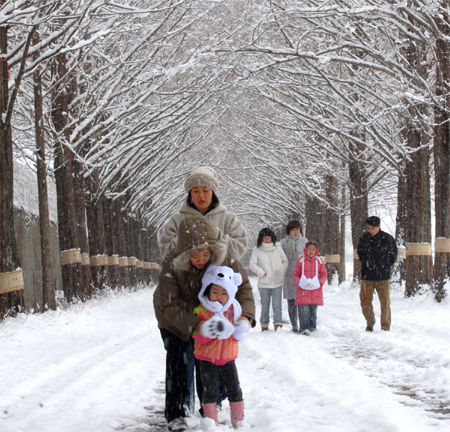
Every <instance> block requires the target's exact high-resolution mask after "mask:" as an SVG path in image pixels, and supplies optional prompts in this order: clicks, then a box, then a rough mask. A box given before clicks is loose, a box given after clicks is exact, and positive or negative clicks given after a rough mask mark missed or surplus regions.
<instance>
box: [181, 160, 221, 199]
mask: <svg viewBox="0 0 450 432" xmlns="http://www.w3.org/2000/svg"><path fill="white" fill-rule="evenodd" d="M196 186H205V187H207V188H210V189H211V190H212V191H213V192H215V191H216V190H217V188H218V187H219V182H218V181H217V179H216V173H215V172H214V170H213V169H212V168H209V167H205V166H203V167H198V168H195V169H193V170H192V171H191V172H190V173H189V175H188V176H187V178H186V181H185V182H184V188H185V189H186V192H187V193H189V192H190V190H191V189H192V188H194V187H196Z"/></svg>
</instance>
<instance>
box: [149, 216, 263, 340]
mask: <svg viewBox="0 0 450 432" xmlns="http://www.w3.org/2000/svg"><path fill="white" fill-rule="evenodd" d="M205 246H209V247H210V248H211V251H212V256H211V259H210V260H209V263H208V265H211V264H215V265H226V266H229V267H231V268H232V269H233V270H234V271H235V272H239V273H240V274H241V276H242V284H241V285H239V287H238V292H237V294H236V299H237V301H238V302H239V303H240V304H241V306H242V315H243V316H244V317H246V318H248V319H249V321H250V323H251V324H252V326H254V325H255V324H256V321H255V300H254V298H253V291H252V286H251V285H250V282H249V280H248V276H247V273H246V271H245V270H244V268H243V267H242V266H241V264H240V263H239V261H238V260H236V259H234V258H232V257H231V256H230V255H229V254H228V253H227V247H226V245H224V244H222V243H219V242H218V240H217V238H216V232H215V230H214V229H213V228H212V227H211V226H210V225H209V224H208V223H206V222H205V220H204V218H201V217H192V216H190V217H187V218H186V219H185V220H184V221H183V222H182V224H180V232H179V237H178V247H177V251H176V252H171V253H170V254H169V255H168V256H167V257H166V259H165V260H164V262H163V265H162V268H161V272H160V275H159V283H158V286H157V288H156V291H155V293H154V294H153V306H154V308H155V315H156V319H157V320H158V325H159V326H160V327H162V328H165V329H167V330H169V331H170V332H172V333H173V334H175V335H176V336H177V337H179V338H180V339H183V340H185V341H188V340H189V338H190V337H191V335H192V332H193V330H194V329H195V327H196V326H197V324H198V323H199V322H200V318H199V317H198V316H195V315H194V314H193V310H194V308H195V307H197V306H198V305H199V304H200V301H199V299H198V293H199V292H200V289H201V287H202V277H203V274H204V273H205V271H206V269H207V268H208V265H207V266H205V267H204V268H203V269H197V268H196V267H194V266H193V265H192V264H191V262H190V251H191V250H192V249H197V248H201V247H205Z"/></svg>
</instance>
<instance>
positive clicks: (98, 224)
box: [86, 170, 108, 289]
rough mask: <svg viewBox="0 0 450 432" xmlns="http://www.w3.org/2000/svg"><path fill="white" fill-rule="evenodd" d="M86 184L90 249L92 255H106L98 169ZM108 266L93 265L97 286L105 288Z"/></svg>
mask: <svg viewBox="0 0 450 432" xmlns="http://www.w3.org/2000/svg"><path fill="white" fill-rule="evenodd" d="M86 185H87V189H88V190H89V195H88V198H87V205H86V210H87V217H88V228H89V230H88V232H89V245H90V248H89V251H90V254H91V256H94V255H106V254H107V252H106V240H105V225H104V216H103V201H102V200H97V192H98V170H95V171H94V172H93V173H92V177H91V178H89V179H88V180H87V181H86ZM107 268H108V266H91V276H92V281H93V284H94V287H95V288H97V289H102V288H104V285H105V283H106V282H107Z"/></svg>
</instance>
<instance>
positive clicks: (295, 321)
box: [287, 299, 300, 330]
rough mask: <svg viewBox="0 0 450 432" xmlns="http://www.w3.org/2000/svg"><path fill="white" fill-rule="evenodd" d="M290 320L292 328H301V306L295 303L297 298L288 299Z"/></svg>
mask: <svg viewBox="0 0 450 432" xmlns="http://www.w3.org/2000/svg"><path fill="white" fill-rule="evenodd" d="M287 304H288V312H289V321H291V325H292V330H298V329H299V316H300V311H299V307H298V306H296V305H295V299H288V301H287Z"/></svg>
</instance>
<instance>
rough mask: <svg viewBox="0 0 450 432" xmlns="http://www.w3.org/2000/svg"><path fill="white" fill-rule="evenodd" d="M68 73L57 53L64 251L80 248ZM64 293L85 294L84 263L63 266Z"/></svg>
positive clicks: (56, 122)
mask: <svg viewBox="0 0 450 432" xmlns="http://www.w3.org/2000/svg"><path fill="white" fill-rule="evenodd" d="M66 74H67V67H66V58H65V56H64V54H60V55H58V56H57V57H56V59H55V62H54V64H53V76H54V81H55V82H59V84H58V85H57V86H55V88H54V96H53V107H52V120H53V124H54V126H55V130H56V131H57V133H58V137H57V139H56V140H55V179H56V189H57V205H58V232H59V245H60V249H61V251H65V250H70V249H76V248H79V243H78V233H77V223H76V218H75V197H74V185H73V169H72V161H73V154H72V151H71V150H70V149H69V148H68V147H67V145H64V143H68V142H69V131H68V130H67V127H66V126H67V115H68V114H67V113H68V111H69V107H68V100H67V92H66V89H65V88H64V87H65V86H64V83H63V81H62V79H63V77H65V76H66ZM62 276H63V286H64V291H65V297H66V298H67V300H68V301H69V302H71V301H72V300H73V299H74V297H82V286H83V280H82V274H81V263H73V264H66V265H63V266H62Z"/></svg>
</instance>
